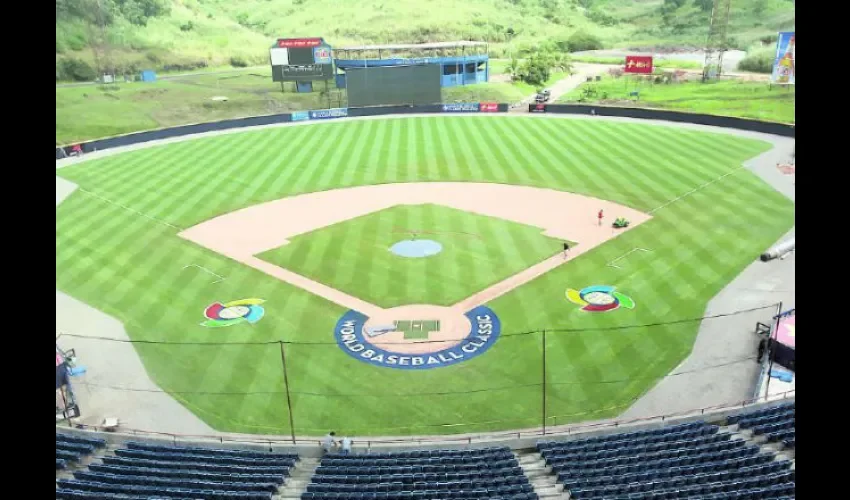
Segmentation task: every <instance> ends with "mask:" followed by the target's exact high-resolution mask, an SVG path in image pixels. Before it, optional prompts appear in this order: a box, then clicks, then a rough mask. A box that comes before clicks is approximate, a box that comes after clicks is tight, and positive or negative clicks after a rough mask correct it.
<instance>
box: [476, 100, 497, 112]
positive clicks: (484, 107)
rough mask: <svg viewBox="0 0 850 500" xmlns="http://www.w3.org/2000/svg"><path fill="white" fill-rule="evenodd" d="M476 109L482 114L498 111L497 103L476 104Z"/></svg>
mask: <svg viewBox="0 0 850 500" xmlns="http://www.w3.org/2000/svg"><path fill="white" fill-rule="evenodd" d="M478 108H479V110H480V111H481V112H482V113H496V112H498V111H499V103H497V102H482V103H479V104H478Z"/></svg>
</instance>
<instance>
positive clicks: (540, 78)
mask: <svg viewBox="0 0 850 500" xmlns="http://www.w3.org/2000/svg"><path fill="white" fill-rule="evenodd" d="M552 62H553V58H552V56H551V54H549V53H548V52H542V51H538V52H535V53H534V54H532V55H531V56H530V57H529V58H528V59H526V60H525V62H524V63H523V64H522V67H521V68H520V71H519V77H520V79H521V80H522V81H524V82H525V83H529V84H531V85H543V84H545V83H546V81H547V80H549V76H550V75H551V73H552Z"/></svg>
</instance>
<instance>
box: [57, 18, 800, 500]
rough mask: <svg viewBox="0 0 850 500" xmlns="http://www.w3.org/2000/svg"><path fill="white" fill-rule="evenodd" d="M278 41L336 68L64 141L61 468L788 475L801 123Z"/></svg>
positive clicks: (69, 493)
mask: <svg viewBox="0 0 850 500" xmlns="http://www.w3.org/2000/svg"><path fill="white" fill-rule="evenodd" d="M718 3H722V2H718ZM788 40H789V39H788V38H787V37H784V36H783V33H780V37H779V40H778V42H777V47H778V48H777V57H776V61H775V63H774V65H775V67H776V70H777V71H779V72H780V73H781V72H782V71H783V68H786V67H787V64H786V63H785V62H783V61H786V62H787V58H783V57H784V56H783V54H786V53H792V54H793V52H792V51H793V50H794V49H793V44H794V37H793V33H791V34H790V42H789V41H788ZM783 43H785V45H783ZM789 46H790V49H789V48H788V47H789ZM266 50H268V51H269V64H268V65H269V67H270V70H271V72H270V75H271V82H274V83H273V85H279V86H280V89H281V90H284V89H285V87H284V83H292V82H294V85H295V86H294V89H295V91H296V92H295V94H298V93H309V92H314V91H320V89H323V88H326V89H329V88H330V87H331V86H332V87H335V88H336V89H337V91H338V92H342V93H344V95H345V98H346V99H347V100H346V101H345V102H343V103H342V105H339V104H340V102H334V103H332V105H333V106H334V107H328V108H325V109H311V110H296V111H291V112H287V113H280V114H273V115H262V116H254V117H248V118H239V119H228V120H224V121H217V122H210V123H200V124H187V125H183V126H180V127H173V128H163V129H157V130H150V131H139V132H136V133H132V134H127V135H117V136H113V137H107V138H103V139H92V140H86V141H80V142H79V143H77V144H73V145H62V147H57V160H56V166H57V171H56V350H57V352H56V398H57V417H56V464H57V482H56V498H57V499H60V498H61V499H83V498H86V499H107V498H108V499H116V500H118V499H141V498H173V499H178V498H180V499H183V498H193V499H194V498H202V499H225V498H226V499H231V498H233V499H236V498H240V499H241V498H245V499H248V498H250V499H255V498H256V499H261V498H262V499H275V500H277V499H296V498H300V499H362V500H366V499H435V500H436V499H450V498H451V499H473V498H474V499H504V500H508V499H512V500H520V499H522V500H531V499H537V498H541V499H544V498H552V499H555V498H564V499H568V498H574V499H579V500H582V499H609V498H610V499H661V498H664V499H672V498H701V499H708V498H712V499H720V498H723V499H731V498H752V499H755V498H765V499H767V498H771V499H774V498H775V499H779V498H794V495H795V493H794V492H795V487H794V468H795V460H794V429H795V427H794V394H795V393H794V386H795V385H794V384H795V379H796V375H795V362H794V349H795V331H794V328H795V310H794V255H795V254H794V218H795V216H794V213H795V209H794V168H795V167H794V128H793V125H791V124H787V123H777V122H767V121H762V120H754V119H750V118H736V117H724V116H709V115H704V114H688V113H682V112H678V111H665V110H652V109H647V108H640V109H638V108H628V107H622V106H607V105H605V104H589V103H581V104H577V103H562V102H561V101H558V102H554V99H553V100H552V101H551V102H547V103H541V101H540V100H539V99H538V100H536V101H535V100H527V101H523V102H519V103H506V102H493V101H483V100H482V101H479V102H449V100H448V99H446V97H445V96H446V94H445V92H447V90H446V88H450V87H462V86H465V85H488V83H487V82H488V81H489V80H490V79H491V74H492V70H491V65H492V64H493V63H492V59H491V57H490V56H489V55H488V51H489V47H488V44H486V43H483V42H480V43H479V42H473V41H465V42H452V43H448V42H440V43H428V44H397V45H392V44H381V45H359V46H349V47H339V48H337V47H335V46H331V45H330V43H329V42H327V41H326V40H325V39H324V38H318V37H315V38H281V39H278V40H277V41H276V42H275V43H273V45H272V46H271V48H270V49H269V48H266ZM628 57H630V56H627V59H626V61H627V63H626V65H625V66H624V68H625V71H626V72H627V73H629V72H630V71H631V70H630V68H638V69H636V70H635V72H637V73H640V72H642V68H643V66H642V65H637V64H632V65H631V66H630V65H629V63H628V61H629V59H628ZM636 57H640V58H643V57H646V56H636ZM721 57H722V53H721ZM649 59H650V60H651V59H652V58H651V57H650V58H649ZM634 60H636V59H633V61H634ZM641 61H643V59H641ZM647 64H649V65H650V68H651V64H652V63H651V62H649V63H647ZM719 67H721V68H722V63H721V65H720V66H719ZM791 71H793V66H791ZM580 76H581V78H580V80H581V82H585V81H592V78H591V77H589V76H588V77H587V78H586V79H585V78H584V75H583V74H582V75H580ZM703 76H704V77H705V75H703ZM711 76H714V75H711ZM792 77H793V73H792ZM636 78H640V75H638V76H637V77H636ZM597 80H598V79H597ZM772 84H774V85H779V84H788V82H785V81H783V82H781V83H776V82H775V81H774V82H773V83H772ZM791 84H793V81H792V82H791ZM134 85H144V83H135V84H134ZM576 85H579V83H578V80H577V81H576ZM707 85H708V83H707ZM314 87H315V88H314ZM553 89H554V92H556V93H557V92H559V89H558V88H557V87H553ZM328 92H329V91H328ZM564 92H565V91H564ZM340 95H343V94H340Z"/></svg>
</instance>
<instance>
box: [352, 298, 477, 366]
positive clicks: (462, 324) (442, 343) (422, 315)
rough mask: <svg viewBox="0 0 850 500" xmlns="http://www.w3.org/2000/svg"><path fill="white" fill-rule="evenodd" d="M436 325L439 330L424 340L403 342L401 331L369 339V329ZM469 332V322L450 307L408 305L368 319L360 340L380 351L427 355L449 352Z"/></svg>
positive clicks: (382, 312)
mask: <svg viewBox="0 0 850 500" xmlns="http://www.w3.org/2000/svg"><path fill="white" fill-rule="evenodd" d="M431 320H437V321H439V322H440V330H439V331H435V332H430V333H429V334H428V336H427V338H421V339H405V338H404V333H402V332H397V331H394V332H387V333H383V334H381V335H378V336H375V337H369V334H368V332H369V331H370V330H371V329H372V328H380V327H384V326H389V325H393V324H394V323H395V322H396V321H431ZM471 331H472V323H471V322H470V321H469V318H467V317H466V316H465V315H464V314H462V313H460V312H458V311H457V310H455V309H452V308H450V307H443V306H432V305H418V304H417V305H408V306H400V307H393V308H390V309H385V310H383V311H381V312H380V313H378V314H376V315H374V316H371V317H370V318H369V319H368V320H367V321H366V323H365V324H364V325H363V337H364V339H366V341H368V342H369V343H371V344H372V345H374V346H375V347H379V348H381V349H384V350H387V351H390V352H397V353H400V354H428V353H432V352H437V351H442V350H443V349H449V348H451V347H454V346H456V345H458V344H460V343H461V342H462V341H463V340H464V339H465V338H466V337H467V336H469V333H470V332H471Z"/></svg>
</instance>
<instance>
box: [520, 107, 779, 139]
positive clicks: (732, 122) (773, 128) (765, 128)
mask: <svg viewBox="0 0 850 500" xmlns="http://www.w3.org/2000/svg"><path fill="white" fill-rule="evenodd" d="M528 111H529V112H531V113H563V114H570V115H596V116H617V117H624V118H638V119H642V120H662V121H668V122H678V123H693V124H696V125H709V126H712V127H721V128H735V129H740V130H749V131H751V132H761V133H763V134H771V135H778V136H781V137H794V133H795V129H794V125H793V124H787V123H777V122H764V121H759V120H752V119H749V118H736V117H732V116H717V115H702V114H696V113H684V112H680V111H668V110H663V109H647V108H623V107H615V106H594V105H589V104H529V105H528Z"/></svg>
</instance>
